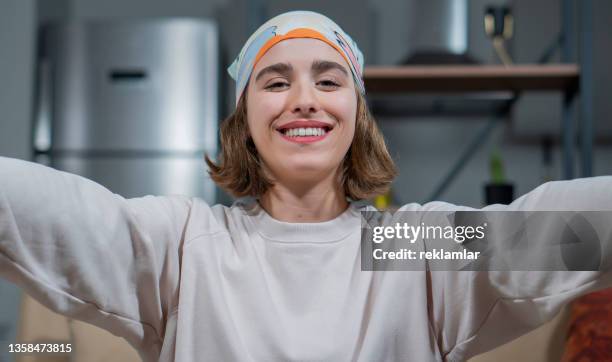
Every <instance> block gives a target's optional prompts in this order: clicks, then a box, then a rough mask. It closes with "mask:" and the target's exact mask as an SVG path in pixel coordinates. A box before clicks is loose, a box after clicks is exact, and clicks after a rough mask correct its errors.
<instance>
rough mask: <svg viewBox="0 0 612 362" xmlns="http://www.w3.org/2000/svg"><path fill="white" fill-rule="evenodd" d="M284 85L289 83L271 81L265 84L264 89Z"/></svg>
mask: <svg viewBox="0 0 612 362" xmlns="http://www.w3.org/2000/svg"><path fill="white" fill-rule="evenodd" d="M285 85H289V84H287V83H284V82H275V83H272V84H270V85H269V86H267V87H266V89H269V88H279V87H282V86H285Z"/></svg>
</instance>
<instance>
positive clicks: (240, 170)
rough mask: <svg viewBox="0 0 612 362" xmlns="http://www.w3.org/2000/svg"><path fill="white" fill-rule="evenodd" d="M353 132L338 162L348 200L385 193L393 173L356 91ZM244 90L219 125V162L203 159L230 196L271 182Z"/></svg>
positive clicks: (263, 188) (261, 188)
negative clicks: (249, 121) (250, 123)
mask: <svg viewBox="0 0 612 362" xmlns="http://www.w3.org/2000/svg"><path fill="white" fill-rule="evenodd" d="M356 93H357V120H356V123H355V136H354V138H353V142H352V143H351V146H350V148H349V150H348V152H347V153H346V155H345V157H344V161H343V165H342V169H343V170H342V179H341V183H342V185H343V188H344V192H345V195H346V196H347V197H349V198H351V199H352V200H362V199H370V198H372V197H374V196H376V195H382V194H385V193H386V192H387V191H388V190H389V188H390V187H391V182H393V179H394V178H395V176H397V167H396V166H395V163H394V162H393V159H392V158H391V156H390V155H389V151H388V150H387V146H386V144H385V140H384V138H383V136H382V133H381V132H380V130H379V129H378V126H377V125H376V121H375V120H374V118H373V117H372V115H371V114H370V111H369V109H368V106H367V103H366V100H365V98H364V97H363V95H362V94H361V93H360V92H359V91H357V92H356ZM246 108H247V107H246V92H244V94H243V96H242V97H240V101H239V102H238V105H237V107H236V110H235V111H234V113H233V114H231V115H230V116H229V117H227V118H226V119H225V120H223V122H222V123H221V125H220V132H221V152H220V154H219V162H218V163H214V162H213V161H212V160H211V159H210V158H209V157H208V155H205V161H206V164H207V165H208V167H209V168H210V170H209V171H208V173H209V174H210V177H211V179H212V180H213V181H214V182H215V183H216V184H217V185H218V186H219V187H221V188H222V189H224V190H225V191H226V192H228V193H229V194H231V195H232V196H234V197H243V196H253V197H259V196H261V195H263V194H264V193H265V192H266V190H268V188H269V187H271V186H273V182H272V180H270V179H269V178H268V177H267V176H266V175H265V174H264V171H263V168H262V167H261V162H262V160H261V159H260V157H259V153H258V152H257V149H256V148H255V144H254V143H253V139H252V138H251V137H250V134H249V130H248V127H249V126H248V124H247V109H246Z"/></svg>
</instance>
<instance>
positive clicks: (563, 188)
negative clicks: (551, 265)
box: [422, 176, 612, 361]
mask: <svg viewBox="0 0 612 362" xmlns="http://www.w3.org/2000/svg"><path fill="white" fill-rule="evenodd" d="M422 210H423V211H428V210H431V211H435V210H440V211H450V210H474V209H471V208H468V207H460V206H455V205H452V204H448V203H444V202H431V203H428V204H426V205H423V207H422ZM540 210H541V211H610V210H612V177H610V176H605V177H593V178H585V179H576V180H572V181H554V182H549V183H546V184H544V185H541V186H539V187H538V188H536V189H535V190H533V191H531V192H529V193H527V194H526V195H524V196H522V197H520V198H519V199H517V200H516V201H514V202H513V203H512V204H510V205H507V206H506V205H490V206H488V207H485V208H483V209H482V211H540ZM603 232H604V233H605V234H606V235H605V236H604V243H603V245H602V250H601V252H602V264H601V265H603V267H602V270H601V271H488V272H487V271H461V272H441V271H438V272H437V271H433V272H430V273H431V274H430V275H431V279H430V280H431V282H430V284H429V288H431V291H432V300H431V312H432V313H431V315H432V318H433V321H432V324H433V326H434V329H435V333H436V335H437V339H438V346H439V348H440V350H441V353H442V355H443V356H445V359H446V360H449V361H463V360H465V359H467V358H469V357H471V356H474V355H477V354H480V353H483V352H486V351H488V350H491V349H493V348H495V347H497V346H499V345H501V344H504V343H506V342H508V341H510V340H512V339H514V338H516V337H518V336H520V335H522V334H524V333H527V332H528V331H530V330H532V329H534V328H536V327H537V326H539V325H541V324H543V323H545V322H546V321H548V320H550V319H552V318H553V317H554V316H555V315H556V314H557V313H558V311H559V310H560V309H561V307H562V306H563V305H565V304H566V303H569V302H570V301H572V300H573V299H575V298H577V297H579V296H580V295H583V294H586V293H589V292H591V291H595V290H599V289H604V288H608V287H612V271H610V265H612V220H610V224H609V227H608V230H603ZM611 357H612V356H611Z"/></svg>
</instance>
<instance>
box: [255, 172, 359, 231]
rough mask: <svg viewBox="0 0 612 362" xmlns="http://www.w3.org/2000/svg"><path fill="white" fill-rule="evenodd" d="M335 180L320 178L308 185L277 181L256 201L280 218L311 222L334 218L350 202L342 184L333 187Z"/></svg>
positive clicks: (272, 214)
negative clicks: (318, 180)
mask: <svg viewBox="0 0 612 362" xmlns="http://www.w3.org/2000/svg"><path fill="white" fill-rule="evenodd" d="M334 184H335V183H332V182H321V183H318V184H316V185H314V186H310V187H308V186H305V185H301V186H300V185H297V184H296V183H286V184H283V183H282V182H278V181H277V182H276V183H275V185H274V186H273V187H271V188H270V189H269V190H268V191H266V193H265V194H264V195H262V196H261V197H260V198H259V204H260V205H261V207H262V208H263V209H264V210H266V212H267V213H268V214H269V215H270V216H271V217H273V218H274V219H276V220H279V221H285V222H293V223H314V222H323V221H328V220H333V219H335V218H336V217H338V216H339V215H340V214H342V213H343V212H344V211H345V210H346V209H347V207H348V206H349V203H348V201H347V200H346V196H345V194H344V190H343V189H342V187H341V186H335V187H334V186H333V185H334ZM287 185H291V186H287Z"/></svg>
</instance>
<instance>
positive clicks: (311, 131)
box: [283, 128, 327, 137]
mask: <svg viewBox="0 0 612 362" xmlns="http://www.w3.org/2000/svg"><path fill="white" fill-rule="evenodd" d="M283 133H284V134H285V136H288V137H306V136H323V135H325V134H326V133H327V132H326V131H325V129H323V128H292V129H289V130H283Z"/></svg>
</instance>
